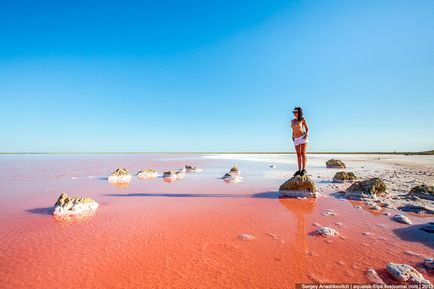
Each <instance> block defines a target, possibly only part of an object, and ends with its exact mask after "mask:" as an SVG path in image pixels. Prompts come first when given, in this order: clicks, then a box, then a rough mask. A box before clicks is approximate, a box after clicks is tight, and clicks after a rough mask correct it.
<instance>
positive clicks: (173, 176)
mask: <svg viewBox="0 0 434 289" xmlns="http://www.w3.org/2000/svg"><path fill="white" fill-rule="evenodd" d="M185 172H186V170H185V168H182V169H179V170H177V171H167V172H164V173H163V178H164V179H166V181H167V180H180V179H182V178H183V177H184V176H185Z"/></svg>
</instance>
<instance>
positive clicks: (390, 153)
mask: <svg viewBox="0 0 434 289" xmlns="http://www.w3.org/2000/svg"><path fill="white" fill-rule="evenodd" d="M65 154H67V155H89V154H92V155H93V154H107V155H111V154H137V155H142V154H146V155H148V154H149V155H161V154H180V155H190V154H265V155H280V154H295V152H0V155H65ZM307 154H336V155H337V154H339V155H341V154H348V155H360V154H362V155H434V150H430V151H422V152H308V153H307Z"/></svg>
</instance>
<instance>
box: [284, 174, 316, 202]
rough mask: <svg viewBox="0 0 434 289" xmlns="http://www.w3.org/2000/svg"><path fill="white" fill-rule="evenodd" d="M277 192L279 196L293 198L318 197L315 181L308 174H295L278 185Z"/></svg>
mask: <svg viewBox="0 0 434 289" xmlns="http://www.w3.org/2000/svg"><path fill="white" fill-rule="evenodd" d="M279 193H280V195H281V196H285V197H293V198H298V197H301V198H303V197H307V198H317V197H318V193H317V192H316V186H315V183H314V182H313V180H312V179H311V178H310V177H309V176H308V175H304V176H295V177H292V178H290V179H289V180H287V181H286V182H284V183H283V184H282V185H281V186H280V188H279Z"/></svg>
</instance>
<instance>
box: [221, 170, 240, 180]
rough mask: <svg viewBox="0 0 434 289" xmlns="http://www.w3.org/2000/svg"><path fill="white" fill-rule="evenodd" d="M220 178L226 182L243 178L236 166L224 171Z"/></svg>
mask: <svg viewBox="0 0 434 289" xmlns="http://www.w3.org/2000/svg"><path fill="white" fill-rule="evenodd" d="M222 179H223V180H224V181H225V182H227V183H239V182H241V181H242V180H243V177H242V176H241V171H240V170H239V169H238V167H232V168H231V169H230V170H229V172H228V173H226V174H225V175H224V176H223V177H222Z"/></svg>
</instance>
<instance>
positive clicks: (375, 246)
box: [0, 154, 434, 288]
mask: <svg viewBox="0 0 434 289" xmlns="http://www.w3.org/2000/svg"><path fill="white" fill-rule="evenodd" d="M331 158H335V159H339V160H342V161H343V162H344V163H345V164H346V166H347V167H346V169H345V170H346V171H351V172H354V173H355V174H356V175H357V176H358V177H359V178H360V179H368V178H373V177H379V178H381V179H382V180H384V182H385V184H386V185H387V191H388V194H389V195H391V196H399V195H403V194H407V193H408V192H409V191H410V190H411V189H412V188H413V187H414V186H417V185H421V184H426V185H429V186H433V185H434V166H433V164H434V156H432V155H428V156H426V155H424V156H419V155H398V154H396V155H395V154H393V155H386V154H384V155H381V154H378V155H375V154H342V155H334V154H330V155H327V154H318V155H316V154H312V155H309V154H308V165H307V166H308V167H307V171H308V174H309V175H310V176H311V178H312V179H313V180H314V182H315V184H316V186H317V188H318V192H319V197H318V198H306V199H297V198H279V192H278V189H279V186H280V185H281V184H282V183H283V182H284V181H286V180H287V179H289V178H290V177H292V174H293V173H294V172H295V171H296V166H297V165H296V156H295V155H293V154H170V155H169V154H149V155H145V154H77V155H68V154H65V155H62V154H53V155H46V154H40V155H26V154H22V155H14V154H11V155H0V170H1V175H2V178H1V180H0V260H1V261H0V288H294V285H295V284H296V283H301V282H306V283H318V282H321V283H326V282H333V283H370V282H371V281H372V280H371V279H369V276H368V274H367V272H368V270H369V269H374V270H375V271H376V272H377V273H378V275H379V276H380V277H381V279H382V280H383V281H384V282H386V283H388V284H395V283H397V281H396V280H394V279H393V278H391V276H390V275H389V274H388V272H387V271H386V269H385V268H386V265H387V264H388V263H389V262H394V263H402V264H408V265H411V266H413V267H414V268H416V269H417V270H418V271H419V272H421V273H422V274H423V276H424V277H425V278H426V279H427V280H429V281H431V283H433V282H434V275H433V274H432V272H431V273H430V272H429V271H427V270H424V269H423V268H422V267H420V263H421V262H423V260H424V258H427V257H434V256H433V255H434V253H433V249H434V237H433V234H432V233H426V232H424V231H422V230H418V228H419V227H420V226H422V225H424V224H426V223H428V222H433V221H434V215H432V214H422V215H421V214H415V213H409V212H402V211H399V210H398V209H396V208H395V207H394V206H391V207H384V208H381V210H372V209H370V208H369V207H368V206H366V204H364V203H363V202H359V201H354V200H347V199H345V198H342V197H340V196H339V193H338V192H340V191H344V190H345V189H346V188H347V187H348V186H349V185H350V184H348V183H342V184H340V183H334V182H332V179H333V176H334V175H335V173H336V172H337V171H339V170H338V169H330V168H326V165H325V162H326V161H327V160H329V159H331ZM185 165H193V166H197V167H198V168H201V169H203V171H202V172H198V173H190V174H186V175H185V177H183V178H182V179H179V180H175V181H171V182H168V181H165V179H163V178H162V177H161V176H159V177H156V178H151V179H138V178H137V177H136V176H135V174H136V172H138V171H139V170H143V169H146V168H152V169H155V170H157V171H158V172H159V173H163V171H168V170H176V169H179V168H182V167H184V166H185ZM273 165H274V166H275V167H274V168H272V167H270V166H273ZM233 166H237V167H238V168H239V170H240V172H241V175H242V177H243V179H242V181H240V182H238V183H235V182H225V181H224V180H222V179H221V178H222V176H223V175H224V174H225V173H227V172H228V170H229V169H230V168H231V167H233ZM117 168H126V169H128V170H129V171H130V172H131V174H132V179H131V181H130V182H129V183H123V184H116V183H109V182H108V181H107V177H108V176H109V174H110V173H111V172H112V171H114V170H115V169H117ZM62 192H65V193H68V194H71V195H73V196H88V197H91V198H93V199H94V200H96V201H97V202H98V203H99V208H98V210H97V211H96V212H95V213H94V214H91V215H87V216H74V217H68V218H58V217H55V216H53V215H51V214H50V213H48V211H49V209H50V208H51V207H52V206H53V205H54V203H55V202H56V200H57V198H58V197H59V195H60V193H62ZM431 203H432V202H431ZM330 211H332V212H333V214H328V213H327V212H330ZM387 213H388V214H387ZM394 214H404V215H406V216H407V217H408V218H410V219H411V221H412V224H411V225H408V224H401V223H397V222H395V221H393V220H392V216H393V215H394ZM319 226H327V227H331V228H334V229H335V230H337V231H338V232H339V235H338V236H335V237H332V238H324V237H321V236H315V235H313V234H312V232H314V231H315V230H316V229H317V228H318V227H319ZM245 236H249V237H245Z"/></svg>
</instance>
